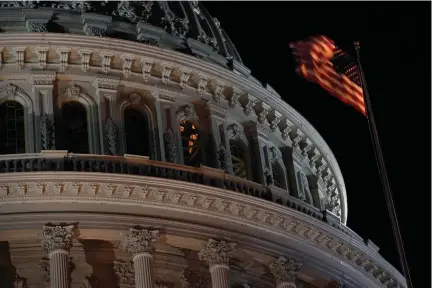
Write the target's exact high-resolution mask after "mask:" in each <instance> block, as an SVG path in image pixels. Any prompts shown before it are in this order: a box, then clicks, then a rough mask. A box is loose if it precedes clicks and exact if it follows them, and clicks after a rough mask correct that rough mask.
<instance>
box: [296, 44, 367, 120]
mask: <svg viewBox="0 0 432 288" xmlns="http://www.w3.org/2000/svg"><path fill="white" fill-rule="evenodd" d="M290 46H291V48H292V49H293V54H294V56H295V57H296V60H297V62H298V63H299V66H298V67H297V72H298V73H299V74H301V75H302V76H303V77H304V78H306V79H308V80H309V81H313V82H316V83H318V84H319V85H320V86H321V87H323V88H324V89H326V90H327V91H328V92H329V93H330V94H332V95H333V96H335V97H336V98H338V99H339V100H340V101H342V102H344V103H346V104H348V105H351V106H353V107H354V108H355V109H356V110H358V111H359V112H361V113H362V114H363V115H366V108H365V103H364V97H363V90H362V89H361V87H359V86H358V85H357V84H355V83H354V82H353V81H351V80H350V79H349V78H348V77H347V76H346V75H344V74H340V73H338V72H336V70H335V69H334V67H333V64H332V63H331V62H330V59H331V58H332V57H333V55H334V53H335V52H340V51H341V50H340V49H338V48H337V47H336V46H335V45H334V43H333V41H332V40H330V39H329V38H327V37H325V36H318V37H313V38H310V39H309V41H299V42H296V43H294V44H291V45H290Z"/></svg>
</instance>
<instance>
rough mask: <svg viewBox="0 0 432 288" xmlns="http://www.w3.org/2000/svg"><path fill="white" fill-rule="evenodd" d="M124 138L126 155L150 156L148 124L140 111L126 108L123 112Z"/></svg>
mask: <svg viewBox="0 0 432 288" xmlns="http://www.w3.org/2000/svg"><path fill="white" fill-rule="evenodd" d="M123 118H124V127H125V136H126V153H128V154H134V155H141V156H149V157H150V156H151V155H150V149H149V143H150V139H151V138H150V137H149V131H148V122H147V119H146V117H145V115H143V113H141V112H140V111H138V110H136V109H134V108H131V107H128V108H126V109H125V110H124V112H123Z"/></svg>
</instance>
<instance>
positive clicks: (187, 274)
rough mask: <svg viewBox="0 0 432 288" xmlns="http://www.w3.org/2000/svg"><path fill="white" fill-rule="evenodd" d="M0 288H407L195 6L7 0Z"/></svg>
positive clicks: (300, 135)
mask: <svg viewBox="0 0 432 288" xmlns="http://www.w3.org/2000/svg"><path fill="white" fill-rule="evenodd" d="M0 7H1V9H0V15H1V17H0V29H1V30H0V31H1V33H0V67H1V71H0V139H1V140H0V154H1V155H0V194H1V198H0V209H1V213H2V217H1V220H0V245H1V249H0V253H1V257H0V283H2V284H1V287H29V288H30V287H38V288H39V287H52V288H66V287H72V288H75V287H77V288H78V287H92V288H94V287H102V288H114V287H139V288H150V287H153V286H154V287H168V288H186V287H190V288H192V287H193V288H203V287H212V288H227V287H240V286H243V287H253V288H271V287H280V288H282V287H284V288H288V287H305V288H306V287H322V288H323V287H342V286H343V287H346V286H344V285H347V286H349V287H369V288H374V287H388V288H393V287H406V282H405V280H404V278H403V277H402V275H401V274H400V273H399V272H398V271H397V270H396V269H395V268H394V267H392V266H391V265H390V264H389V263H388V262H387V261H385V260H384V259H383V258H382V257H381V256H380V255H379V253H378V248H377V247H376V246H375V245H374V244H373V243H372V242H370V241H365V240H364V239H362V238H361V237H360V236H358V235H357V234H355V233H354V232H353V231H351V230H350V229H349V228H348V227H346V226H345V224H346V220H347V216H348V207H347V196H346V191H345V185H344V181H343V178H342V174H341V171H340V169H339V166H338V164H337V162H336V159H335V158H334V156H333V153H332V152H331V150H330V148H329V147H328V146H327V144H326V143H325V141H324V140H323V139H322V138H321V136H320V135H319V134H318V132H317V131H316V130H315V129H314V128H313V127H312V126H311V125H310V123H309V122H308V121H307V120H306V119H304V118H303V117H302V116H301V115H300V114H299V113H298V112H296V111H295V110H294V109H293V108H292V107H291V106H289V104H287V103H285V102H284V101H283V100H282V99H281V97H280V96H279V95H278V93H277V92H276V91H274V90H273V89H272V88H271V87H270V86H269V85H267V86H265V87H263V86H262V85H261V84H260V82H259V81H258V80H256V79H255V78H254V77H252V76H251V75H250V70H249V69H248V68H247V67H245V66H244V65H243V63H242V61H241V58H240V56H239V54H238V53H237V51H236V49H235V47H234V45H233V43H232V42H231V41H230V39H229V38H228V36H227V35H226V33H225V32H224V30H223V28H222V26H221V24H220V23H219V21H218V20H217V19H215V18H212V17H211V16H210V15H209V13H208V12H207V11H206V10H205V9H204V7H203V6H202V5H201V4H199V3H197V2H151V1H148V2H126V1H124V2H121V3H118V2H112V1H109V2H108V1H105V2H103V1H102V2H79V1H75V2H43V1H42V2H30V1H25V2H17V1H15V2H0Z"/></svg>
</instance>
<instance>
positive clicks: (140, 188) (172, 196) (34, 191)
mask: <svg viewBox="0 0 432 288" xmlns="http://www.w3.org/2000/svg"><path fill="white" fill-rule="evenodd" d="M23 176H24V175H23ZM23 176H20V177H23ZM48 178H50V177H48ZM48 178H47V179H48ZM21 181H26V180H25V178H24V179H21ZM27 181H28V182H24V183H23V182H21V183H20V184H17V183H15V184H14V183H11V184H7V183H6V184H3V186H1V185H2V184H0V192H1V193H2V200H1V201H2V203H4V204H7V203H10V202H13V203H16V202H17V201H23V199H31V198H34V197H37V199H41V200H44V201H56V200H59V199H65V198H64V197H65V196H66V197H68V198H70V199H71V200H72V201H80V199H85V200H86V201H90V202H99V201H100V199H101V198H100V197H103V199H104V201H107V202H109V203H118V201H119V200H121V201H122V202H124V203H134V204H136V203H138V202H137V201H139V202H140V203H146V204H151V205H170V206H173V207H176V208H177V209H190V208H191V209H196V210H197V211H201V212H203V213H209V212H211V213H218V216H219V217H227V218H229V219H232V218H234V219H235V221H248V222H251V223H259V225H260V226H261V225H265V226H266V227H271V229H276V230H277V231H279V232H280V233H286V234H287V235H295V237H300V238H301V239H302V240H303V241H305V242H306V243H308V245H313V246H316V247H319V249H323V251H329V252H331V253H336V254H335V257H338V258H337V259H341V260H343V261H346V262H347V263H349V265H351V266H352V267H353V268H354V269H364V266H365V265H367V264H369V263H371V262H372V263H374V264H376V262H377V261H379V260H377V259H376V258H375V256H371V257H372V259H375V260H371V261H369V260H368V262H366V260H361V261H359V259H360V258H361V257H363V256H364V255H367V253H368V252H365V250H363V249H362V248H361V247H358V246H357V244H352V243H349V242H344V241H342V240H340V241H342V242H341V243H342V245H343V246H342V248H341V249H337V250H335V251H331V250H330V249H332V247H333V245H330V244H331V242H329V241H330V240H332V239H338V240H339V239H341V238H340V237H341V236H340V233H342V232H339V233H336V232H335V231H330V230H328V229H327V228H326V226H328V224H325V223H324V222H322V218H316V217H315V216H310V217H314V218H315V219H320V221H319V222H320V223H324V224H322V225H323V226H321V225H318V226H316V224H311V222H308V221H306V220H305V218H304V217H297V216H294V215H292V214H291V213H292V212H290V215H287V214H286V213H284V212H277V211H275V210H274V209H271V208H266V206H261V205H258V204H256V202H257V201H254V203H255V204H252V203H249V202H248V199H238V200H233V199H230V197H218V196H217V195H215V194H212V195H211V196H210V195H205V191H199V192H197V191H194V189H192V188H178V189H176V190H173V189H167V188H160V187H153V186H151V185H149V184H142V185H138V184H137V185H134V186H133V187H134V189H133V192H128V193H124V192H125V189H124V188H125V187H123V186H122V185H120V184H118V183H115V182H112V181H113V180H112V177H110V182H108V183H104V184H102V183H100V182H98V181H88V180H87V181H82V180H75V182H72V180H67V179H62V180H58V179H50V180H48V181H47V182H43V183H41V182H34V181H33V180H30V181H29V180H27ZM32 181H33V182H32ZM76 181H79V182H76ZM0 183H1V181H0ZM73 184H76V185H77V186H78V187H81V188H80V189H78V190H77V191H76V192H75V191H72V190H71V189H70V188H68V187H72V186H73ZM95 185H99V186H100V188H99V190H98V192H97V193H93V192H91V191H94V189H93V188H92V187H94V186H95ZM23 187H24V188H25V187H28V189H25V190H24V191H25V194H23ZM40 187H46V188H45V190H44V191H45V192H43V193H42V192H41V189H40ZM2 191H3V192H2ZM127 191H130V190H129V189H128V190H127ZM89 192H90V193H91V194H89ZM203 193H204V194H203ZM160 195H161V196H162V197H160ZM27 197H31V198H27ZM208 200H210V201H208ZM221 202H224V203H225V204H226V205H224V206H225V207H227V208H225V209H224V210H219V209H218V208H217V207H216V206H219V205H218V203H221ZM287 203H288V202H287ZM270 204H271V203H270ZM286 205H288V204H286ZM290 205H291V204H290ZM232 207H236V208H235V209H231V208H232ZM302 209H305V210H304V213H305V214H308V215H313V214H314V213H316V212H315V210H310V208H309V205H306V206H304V207H302ZM299 213H300V212H299ZM267 214H268V215H270V216H269V217H265V218H262V220H259V218H258V216H259V215H267ZM294 214H295V213H294ZM312 223H315V220H313V222H312ZM298 227H307V228H305V229H307V231H304V229H297V228H298ZM335 228H336V229H342V228H341V227H339V226H338V227H335ZM339 231H340V230H339ZM329 243H330V244H329ZM353 245H354V246H353ZM347 249H351V252H350V253H343V251H346V250H347ZM381 269H383V270H384V271H386V273H387V275H388V277H391V278H390V279H391V280H388V283H399V282H398V281H397V280H396V278H395V277H394V276H393V274H392V273H391V272H388V271H387V270H385V267H382V266H381ZM368 277H370V278H371V279H377V278H376V276H374V275H368Z"/></svg>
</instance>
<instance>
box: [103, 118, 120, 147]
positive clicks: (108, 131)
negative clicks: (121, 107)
mask: <svg viewBox="0 0 432 288" xmlns="http://www.w3.org/2000/svg"><path fill="white" fill-rule="evenodd" d="M105 135H106V138H107V143H108V150H109V152H110V153H111V155H116V150H117V149H116V148H117V128H116V125H115V124H114V121H113V120H112V118H111V117H110V118H108V119H107V120H106V123H105Z"/></svg>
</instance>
